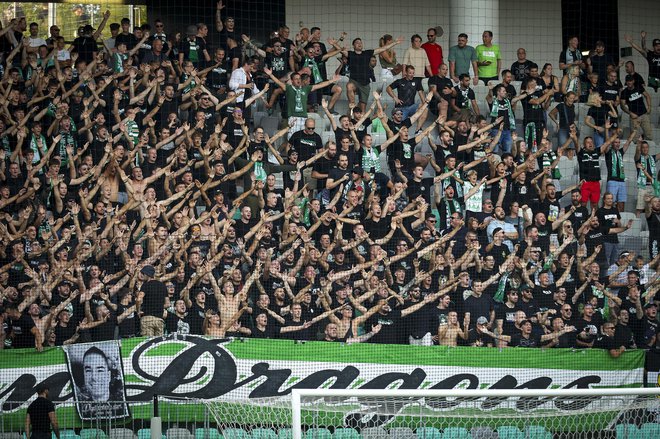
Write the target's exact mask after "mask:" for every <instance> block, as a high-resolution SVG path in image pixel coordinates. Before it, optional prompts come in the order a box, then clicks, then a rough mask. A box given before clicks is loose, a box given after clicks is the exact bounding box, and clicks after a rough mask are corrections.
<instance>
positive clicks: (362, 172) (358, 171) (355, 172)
mask: <svg viewBox="0 0 660 439" xmlns="http://www.w3.org/2000/svg"><path fill="white" fill-rule="evenodd" d="M352 172H353V173H354V174H359V175H362V174H364V169H362V168H361V167H359V166H356V167H355V168H353V170H352Z"/></svg>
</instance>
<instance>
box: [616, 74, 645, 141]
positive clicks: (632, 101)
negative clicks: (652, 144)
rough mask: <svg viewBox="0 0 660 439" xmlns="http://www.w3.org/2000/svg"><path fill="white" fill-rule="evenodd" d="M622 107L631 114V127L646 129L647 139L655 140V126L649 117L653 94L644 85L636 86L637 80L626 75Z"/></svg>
mask: <svg viewBox="0 0 660 439" xmlns="http://www.w3.org/2000/svg"><path fill="white" fill-rule="evenodd" d="M621 108H622V109H623V111H625V112H626V113H628V114H629V115H630V129H631V130H633V129H636V130H637V131H639V129H640V128H641V129H642V130H643V131H644V138H645V139H646V140H653V128H652V127H651V119H650V118H649V110H650V108H651V95H649V93H648V92H647V91H646V90H644V87H643V86H639V87H636V86H635V80H634V78H632V77H631V76H626V87H625V88H624V89H623V90H621Z"/></svg>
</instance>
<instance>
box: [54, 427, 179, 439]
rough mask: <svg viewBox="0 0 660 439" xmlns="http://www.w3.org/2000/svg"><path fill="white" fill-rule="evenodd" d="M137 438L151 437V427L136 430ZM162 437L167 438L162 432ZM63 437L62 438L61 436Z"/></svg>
mask: <svg viewBox="0 0 660 439" xmlns="http://www.w3.org/2000/svg"><path fill="white" fill-rule="evenodd" d="M137 436H138V439H151V428H141V429H139V430H138V432H137ZM161 436H162V437H163V439H167V436H165V435H164V434H162V435H161ZM62 439H64V438H62Z"/></svg>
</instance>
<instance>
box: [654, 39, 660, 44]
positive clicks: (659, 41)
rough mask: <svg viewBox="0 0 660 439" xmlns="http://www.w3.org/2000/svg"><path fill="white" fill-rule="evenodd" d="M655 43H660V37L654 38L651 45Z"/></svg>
mask: <svg viewBox="0 0 660 439" xmlns="http://www.w3.org/2000/svg"><path fill="white" fill-rule="evenodd" d="M656 44H660V38H656V39H654V40H653V45H654V46H655V45H656Z"/></svg>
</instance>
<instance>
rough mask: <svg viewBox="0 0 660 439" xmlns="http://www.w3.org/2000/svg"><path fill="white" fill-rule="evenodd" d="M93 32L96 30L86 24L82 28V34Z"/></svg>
mask: <svg viewBox="0 0 660 439" xmlns="http://www.w3.org/2000/svg"><path fill="white" fill-rule="evenodd" d="M95 30H96V29H94V28H93V27H92V25H91V24H87V25H85V27H83V32H94V31H95Z"/></svg>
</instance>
